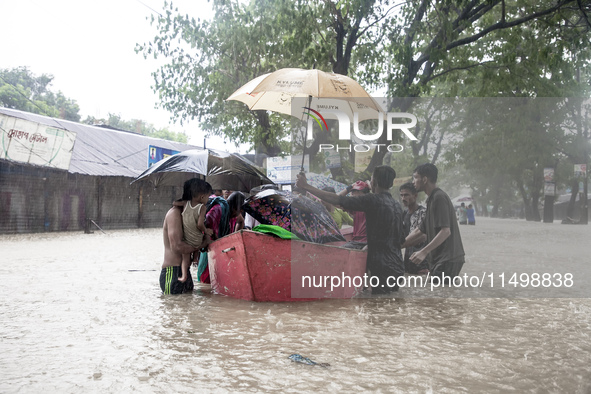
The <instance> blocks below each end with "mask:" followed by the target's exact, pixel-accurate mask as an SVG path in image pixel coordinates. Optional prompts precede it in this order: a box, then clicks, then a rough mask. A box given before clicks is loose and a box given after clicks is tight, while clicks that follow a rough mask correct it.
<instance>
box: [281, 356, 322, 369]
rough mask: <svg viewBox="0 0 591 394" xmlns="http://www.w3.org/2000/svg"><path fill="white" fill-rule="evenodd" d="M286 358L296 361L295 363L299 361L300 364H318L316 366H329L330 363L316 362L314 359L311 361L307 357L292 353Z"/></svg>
mask: <svg viewBox="0 0 591 394" xmlns="http://www.w3.org/2000/svg"><path fill="white" fill-rule="evenodd" d="M288 358H289V359H290V360H291V361H293V362H296V363H301V364H306V365H318V366H320V367H324V368H326V367H330V364H328V363H317V362H316V361H312V360H310V359H309V358H308V357H304V356H301V355H299V354H292V355H291V356H289V357H288Z"/></svg>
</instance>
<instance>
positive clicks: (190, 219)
mask: <svg viewBox="0 0 591 394" xmlns="http://www.w3.org/2000/svg"><path fill="white" fill-rule="evenodd" d="M201 209H203V204H197V205H195V206H194V207H193V206H191V201H187V202H186V203H185V207H184V208H183V213H182V216H183V241H185V242H186V243H188V244H189V245H191V246H192V247H194V248H200V247H201V245H202V244H203V233H202V232H201V230H199V227H197V223H198V222H199V213H200V212H201Z"/></svg>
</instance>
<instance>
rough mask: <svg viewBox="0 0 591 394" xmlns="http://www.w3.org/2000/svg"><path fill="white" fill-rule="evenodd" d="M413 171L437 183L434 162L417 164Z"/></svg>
mask: <svg viewBox="0 0 591 394" xmlns="http://www.w3.org/2000/svg"><path fill="white" fill-rule="evenodd" d="M414 172H416V173H417V174H419V175H420V176H422V177H423V176H426V177H427V179H429V180H430V181H431V182H432V183H437V172H438V170H437V167H435V164H431V163H425V164H421V165H419V166H417V168H415V170H414Z"/></svg>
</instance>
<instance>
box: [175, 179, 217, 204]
mask: <svg viewBox="0 0 591 394" xmlns="http://www.w3.org/2000/svg"><path fill="white" fill-rule="evenodd" d="M212 192H213V189H212V188H211V185H210V184H209V183H207V182H205V181H204V180H203V179H199V178H192V179H189V180H188V181H186V182H185V184H184V185H183V197H182V198H181V200H185V201H189V200H192V199H193V197H197V196H198V195H199V194H208V195H209V194H211V193H212Z"/></svg>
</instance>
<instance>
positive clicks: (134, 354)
mask: <svg viewBox="0 0 591 394" xmlns="http://www.w3.org/2000/svg"><path fill="white" fill-rule="evenodd" d="M461 231H462V238H463V241H464V246H465V249H466V253H467V256H466V260H467V262H466V265H465V266H464V271H465V272H472V273H475V274H476V273H478V272H482V270H483V269H485V268H487V267H488V268H490V267H491V266H497V267H498V266H502V265H503V264H504V265H510V264H520V262H522V261H527V263H528V264H534V263H535V262H539V263H540V264H541V266H543V267H546V268H545V269H546V270H547V269H548V267H552V266H554V267H559V266H560V264H561V262H565V261H580V262H583V263H584V262H586V263H587V264H589V263H591V247H590V246H589V239H591V228H590V227H589V226H567V225H560V224H557V223H555V224H542V223H526V222H524V221H515V220H495V219H482V218H478V223H477V226H461ZM0 251H1V253H0V255H1V258H2V261H1V264H2V270H1V271H0V279H1V281H2V286H1V287H0V316H1V319H2V324H1V325H0V351H1V352H2V356H1V357H0V366H1V368H0V371H1V372H2V373H1V375H0V392H3V393H13V392H24V393H39V392H141V393H152V392H154V393H171V392H260V391H265V392H312V391H321V392H324V391H327V392H342V391H345V392H354V391H371V392H418V393H430V392H434V393H452V392H453V393H455V392H467V393H473V392H491V393H495V392H556V393H564V392H568V393H587V392H590V391H591V300H590V299H588V298H514V297H510V296H503V297H502V298H490V297H479V298H448V297H438V298H414V297H404V298H395V299H394V298H375V299H362V298H359V299H350V300H322V301H314V302H299V303H285V304H280V303H254V302H248V301H242V300H235V299H231V298H228V297H225V296H221V295H217V294H211V291H210V289H209V287H208V286H202V287H199V286H198V289H197V290H195V292H194V293H193V294H186V295H181V296H163V295H161V291H160V287H159V285H158V277H159V270H160V264H161V259H162V253H163V252H162V241H161V230H160V229H148V230H126V231H108V232H107V234H102V233H101V232H95V233H94V234H81V233H51V234H28V235H9V236H6V235H5V236H0ZM579 279H582V278H579ZM575 280H577V278H576V277H575ZM455 294H458V293H457V292H456V293H455ZM293 353H298V354H301V355H303V356H305V357H309V358H311V359H312V360H314V361H317V362H324V363H329V364H330V366H329V367H327V368H323V367H319V366H308V365H304V364H298V363H294V362H292V361H290V360H289V359H288V356H289V355H290V354H293Z"/></svg>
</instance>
